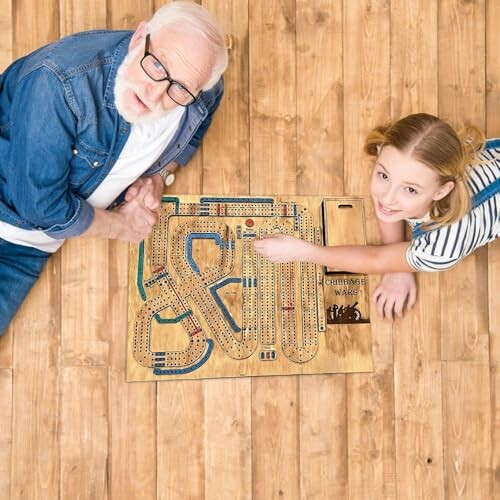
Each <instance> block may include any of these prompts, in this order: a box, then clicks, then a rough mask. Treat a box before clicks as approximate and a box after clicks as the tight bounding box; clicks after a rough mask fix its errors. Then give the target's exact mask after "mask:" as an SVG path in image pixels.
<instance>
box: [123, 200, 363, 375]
mask: <svg viewBox="0 0 500 500" xmlns="http://www.w3.org/2000/svg"><path fill="white" fill-rule="evenodd" d="M275 233H284V234H289V235H295V236H299V237H301V238H303V239H305V240H307V241H310V242H316V243H322V242H326V243H327V244H365V223H364V212H363V200H362V199H359V198H319V197H298V196H295V197H284V196H266V197H261V198H257V197H245V198H243V197H214V196H178V197H177V196H176V197H164V198H163V199H162V207H161V210H160V217H159V222H158V223H157V224H156V226H155V229H154V231H153V233H152V235H151V237H150V238H148V239H147V240H145V241H144V242H142V243H141V244H140V245H138V246H131V250H130V257H131V259H130V280H129V282H130V286H129V329H128V354H127V379H128V380H130V381H133V380H169V379H180V378H212V377H234V376H254V375H278V374H297V373H334V372H353V371H357V372H358V371H359V372H363V371H370V370H371V369H372V356H371V331H370V323H369V301H368V292H367V283H366V277H365V276H363V275H353V274H345V273H342V272H340V271H338V270H335V269H325V268H323V267H322V266H317V265H315V264H309V263H288V264H272V263H270V262H269V261H268V260H266V259H264V258H262V257H260V256H259V255H257V254H256V253H255V251H254V248H253V242H254V240H255V239H256V238H259V237H261V236H264V235H268V234H275Z"/></svg>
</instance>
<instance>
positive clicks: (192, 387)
mask: <svg viewBox="0 0 500 500" xmlns="http://www.w3.org/2000/svg"><path fill="white" fill-rule="evenodd" d="M204 416H205V406H204V393H203V382H201V381H199V380H184V381H182V382H163V383H160V384H158V418H157V436H158V439H157V455H158V463H157V471H158V472H157V474H158V482H157V491H158V493H157V495H158V496H157V498H158V500H167V499H171V498H193V499H195V498H196V499H197V498H207V497H206V496H205V481H206V480H205V450H204V429H203V421H204ZM166 423H167V424H166Z"/></svg>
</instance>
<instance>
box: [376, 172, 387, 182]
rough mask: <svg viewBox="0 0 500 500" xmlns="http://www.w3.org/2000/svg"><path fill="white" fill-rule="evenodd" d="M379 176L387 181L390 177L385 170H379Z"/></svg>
mask: <svg viewBox="0 0 500 500" xmlns="http://www.w3.org/2000/svg"><path fill="white" fill-rule="evenodd" d="M378 176H379V177H380V178H381V179H382V180H383V181H386V180H387V179H388V178H389V177H388V176H387V174H386V173H385V172H378Z"/></svg>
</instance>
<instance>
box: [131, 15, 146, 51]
mask: <svg viewBox="0 0 500 500" xmlns="http://www.w3.org/2000/svg"><path fill="white" fill-rule="evenodd" d="M146 27H147V23H146V22H145V21H141V22H140V23H139V26H137V29H136V30H135V33H134V34H133V35H132V39H131V40H130V43H129V46H128V50H132V49H135V48H136V47H137V46H138V45H139V44H140V43H142V40H143V39H144V37H145V36H146Z"/></svg>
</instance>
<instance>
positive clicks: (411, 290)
mask: <svg viewBox="0 0 500 500" xmlns="http://www.w3.org/2000/svg"><path fill="white" fill-rule="evenodd" d="M372 300H373V302H375V305H376V307H377V312H378V315H379V316H380V318H382V319H388V320H389V321H391V322H392V321H394V314H396V316H398V317H399V318H402V317H403V310H404V306H405V303H406V310H407V311H411V309H412V308H413V306H414V305H415V302H416V300H417V284H416V282H415V275H414V273H386V274H384V275H383V276H382V280H381V281H380V284H379V285H378V287H377V288H376V290H375V291H374V292H373V295H372Z"/></svg>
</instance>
